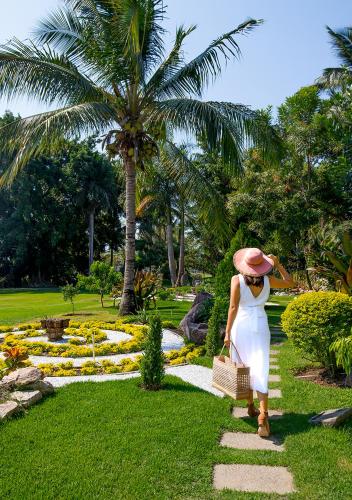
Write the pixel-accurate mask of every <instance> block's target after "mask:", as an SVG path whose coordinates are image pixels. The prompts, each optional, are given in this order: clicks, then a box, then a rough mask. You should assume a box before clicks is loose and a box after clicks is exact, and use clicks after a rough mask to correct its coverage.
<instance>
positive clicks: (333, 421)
mask: <svg viewBox="0 0 352 500" xmlns="http://www.w3.org/2000/svg"><path fill="white" fill-rule="evenodd" d="M351 417H352V408H335V409H334V410H326V411H322V412H321V413H319V415H315V416H314V417H312V418H310V419H309V422H310V423H311V424H314V425H324V426H327V427H337V426H338V425H340V424H342V423H343V422H345V421H346V420H347V419H349V418H351Z"/></svg>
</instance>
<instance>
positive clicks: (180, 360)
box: [170, 356, 186, 365]
mask: <svg viewBox="0 0 352 500" xmlns="http://www.w3.org/2000/svg"><path fill="white" fill-rule="evenodd" d="M182 363H186V357H185V356H180V357H178V358H175V359H172V360H171V361H170V365H181V364H182Z"/></svg>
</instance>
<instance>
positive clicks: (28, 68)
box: [0, 39, 107, 106]
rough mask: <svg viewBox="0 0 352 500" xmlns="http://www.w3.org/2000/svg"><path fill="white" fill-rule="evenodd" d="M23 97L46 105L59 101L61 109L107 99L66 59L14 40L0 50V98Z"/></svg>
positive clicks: (99, 89)
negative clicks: (80, 103)
mask: <svg viewBox="0 0 352 500" xmlns="http://www.w3.org/2000/svg"><path fill="white" fill-rule="evenodd" d="M23 95H27V96H28V97H29V98H34V99H36V100H38V101H40V102H43V103H45V104H48V105H51V104H53V103H54V102H58V101H60V103H61V105H62V104H63V105H64V106H65V105H67V104H73V103H78V102H80V101H96V100H104V99H106V98H107V93H106V92H104V91H103V89H101V88H99V87H98V86H97V85H95V84H94V82H93V81H92V80H90V79H89V78H88V77H87V76H85V75H84V74H83V73H82V72H80V71H79V69H78V68H77V67H76V66H75V64H73V63H72V62H71V61H70V59H69V58H67V57H66V56H64V55H59V54H58V53H55V52H54V51H53V50H51V49H50V48H44V47H41V48H37V47H35V46H34V44H32V43H30V44H25V43H23V42H21V41H19V40H16V39H14V40H12V41H11V42H9V43H8V44H6V45H5V46H2V47H0V96H2V97H6V98H8V99H13V98H14V97H17V96H23Z"/></svg>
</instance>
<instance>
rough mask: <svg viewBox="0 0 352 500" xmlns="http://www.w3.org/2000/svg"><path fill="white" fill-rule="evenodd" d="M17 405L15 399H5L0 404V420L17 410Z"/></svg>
mask: <svg viewBox="0 0 352 500" xmlns="http://www.w3.org/2000/svg"><path fill="white" fill-rule="evenodd" d="M18 408H19V406H18V403H16V401H6V403H2V404H0V421H1V420H5V419H6V418H9V417H11V416H12V415H13V414H14V413H16V411H17V410H18Z"/></svg>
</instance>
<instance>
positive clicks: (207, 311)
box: [197, 298, 214, 323]
mask: <svg viewBox="0 0 352 500" xmlns="http://www.w3.org/2000/svg"><path fill="white" fill-rule="evenodd" d="M213 307H214V299H213V298H208V299H206V300H204V302H202V303H201V306H200V307H199V310H198V314H197V321H199V322H200V323H208V320H209V318H210V315H211V311H212V309H213Z"/></svg>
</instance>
